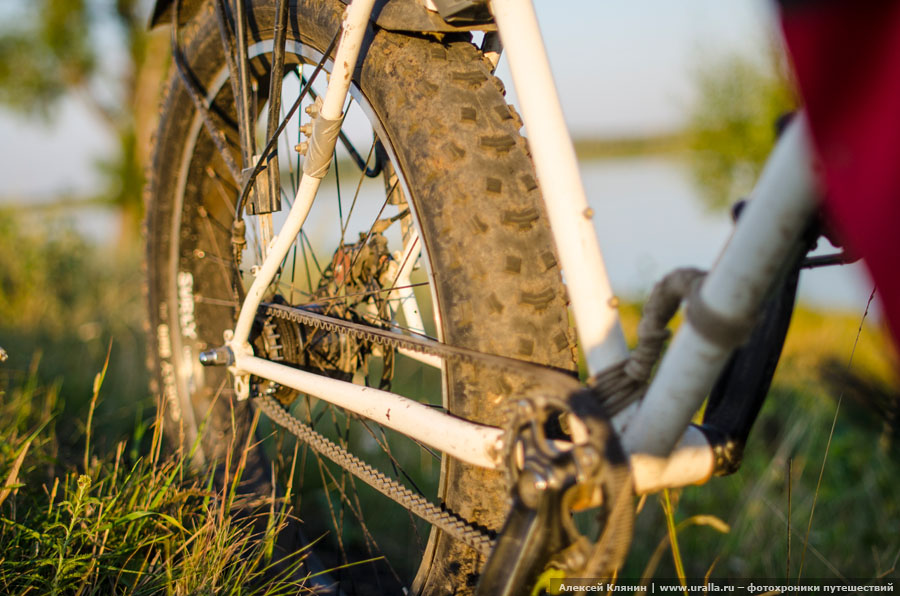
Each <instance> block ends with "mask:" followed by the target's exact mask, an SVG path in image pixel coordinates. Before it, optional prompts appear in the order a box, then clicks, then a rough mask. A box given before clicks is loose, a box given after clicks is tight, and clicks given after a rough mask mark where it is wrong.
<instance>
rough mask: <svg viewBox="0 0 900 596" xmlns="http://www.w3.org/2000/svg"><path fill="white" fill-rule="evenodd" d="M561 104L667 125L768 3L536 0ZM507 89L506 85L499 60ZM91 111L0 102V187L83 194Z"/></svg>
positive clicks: (619, 121) (583, 116)
mask: <svg viewBox="0 0 900 596" xmlns="http://www.w3.org/2000/svg"><path fill="white" fill-rule="evenodd" d="M535 8H536V10H537V12H538V19H539V21H540V23H541V25H542V30H543V33H544V39H545V45H546V46H547V48H548V53H549V55H550V60H551V65H552V67H553V70H554V76H555V78H556V82H557V86H558V88H559V94H560V97H561V99H562V104H563V111H564V113H565V115H566V119H567V121H568V123H569V125H570V129H571V133H572V135H573V136H575V137H586V136H614V137H618V136H634V135H645V134H653V133H657V132H666V131H671V130H676V129H678V127H679V126H680V125H681V123H682V122H683V119H684V115H685V113H686V111H687V109H688V107H689V105H690V101H691V98H692V86H691V80H692V79H691V76H692V72H693V70H694V69H695V68H696V66H697V65H698V64H699V63H702V61H704V60H707V59H710V58H715V57H716V56H721V55H725V54H728V53H731V52H740V53H742V54H745V55H750V56H753V55H758V56H762V55H763V54H764V51H765V48H766V44H767V38H768V35H769V32H770V31H771V27H772V15H771V11H770V9H771V6H770V4H769V3H768V2H765V1H761V0H727V1H723V0H677V1H674V0H617V1H611V0H565V1H560V0H536V2H535ZM499 74H500V76H501V78H504V80H505V81H506V82H507V88H508V89H509V90H510V98H511V99H512V100H513V101H514V100H515V92H514V90H512V84H511V82H510V78H509V75H508V71H507V70H506V69H505V66H504V64H503V63H501V67H500V70H499ZM103 133H104V129H103V125H102V123H100V122H99V121H98V120H97V119H96V117H94V116H92V114H91V113H90V112H89V111H88V110H86V109H85V108H84V107H83V106H82V105H81V104H79V102H78V101H76V100H67V101H65V102H63V104H62V105H61V106H59V109H58V113H57V115H56V117H55V118H54V119H53V122H52V123H51V124H49V125H44V124H40V123H36V122H32V121H23V120H21V119H20V117H18V116H15V115H11V114H9V113H7V112H3V111H2V110H0V179H2V180H3V184H2V187H0V196H2V197H11V198H32V197H35V198H38V197H51V196H53V195H57V194H59V193H61V192H62V193H69V194H73V195H78V194H86V193H89V192H90V190H91V188H92V187H93V186H94V185H95V184H96V183H97V180H98V177H97V174H96V171H95V168H94V164H95V162H96V161H97V160H98V159H100V158H102V157H103V155H104V154H106V153H107V152H109V151H111V150H113V148H114V147H113V144H112V143H111V141H110V139H108V138H106V137H105V136H104V134H103Z"/></svg>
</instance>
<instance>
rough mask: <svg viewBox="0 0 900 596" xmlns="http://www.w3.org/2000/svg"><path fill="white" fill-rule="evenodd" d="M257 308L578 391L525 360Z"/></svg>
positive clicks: (281, 308)
mask: <svg viewBox="0 0 900 596" xmlns="http://www.w3.org/2000/svg"><path fill="white" fill-rule="evenodd" d="M260 308H261V309H264V310H263V312H264V313H265V314H266V315H269V316H273V317H276V318H280V319H286V320H289V321H293V322H295V323H299V324H301V325H306V326H308V327H314V328H316V329H322V330H324V331H331V332H336V333H345V334H350V335H353V336H354V337H356V338H358V339H362V340H365V341H369V342H372V343H376V344H379V345H382V346H386V347H389V348H402V349H406V350H412V351H414V352H419V353H421V354H427V355H430V356H438V357H441V358H444V359H445V360H454V361H459V362H469V363H480V364H483V365H487V366H491V367H494V368H496V369H498V370H505V371H508V372H512V373H516V374H520V375H524V376H526V377H528V378H529V379H530V380H532V381H534V382H538V383H540V384H541V385H546V386H551V387H555V388H556V390H557V391H559V392H560V393H561V394H567V393H569V392H571V391H575V390H576V389H578V388H579V387H580V384H579V383H578V380H577V379H576V378H575V377H574V376H572V374H571V373H568V372H565V371H562V370H560V369H556V368H553V367H549V366H542V365H539V364H535V363H533V362H527V361H525V360H517V359H515V358H507V357H505V356H498V355H496V354H488V353H485V352H478V351H476V350H470V349H467V348H459V347H456V346H451V345H448V344H445V343H441V342H438V341H434V340H432V339H427V338H423V337H414V336H409V335H400V334H399V333H394V332H392V331H388V330H385V329H381V328H378V327H372V326H369V325H361V324H359V323H354V322H352V321H345V320H343V319H337V318H334V317H329V316H326V315H322V314H319V313H315V312H311V311H308V310H304V309H301V308H296V307H291V306H285V305H283V304H272V303H263V304H261V305H260Z"/></svg>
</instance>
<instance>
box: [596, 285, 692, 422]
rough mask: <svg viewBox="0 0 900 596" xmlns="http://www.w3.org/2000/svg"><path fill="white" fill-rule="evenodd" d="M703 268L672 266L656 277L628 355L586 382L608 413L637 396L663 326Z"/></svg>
mask: <svg viewBox="0 0 900 596" xmlns="http://www.w3.org/2000/svg"><path fill="white" fill-rule="evenodd" d="M705 275H706V272H704V271H701V270H699V269H692V268H683V269H676V270H675V271H672V272H671V273H669V274H668V275H666V276H665V277H664V278H663V279H662V280H661V281H659V282H658V283H657V284H656V285H655V286H653V290H652V291H651V292H650V296H649V298H647V302H646V303H645V304H644V309H643V313H642V314H641V322H640V323H639V324H638V342H637V345H636V346H635V348H634V350H632V351H631V354H629V356H628V358H627V359H626V360H625V361H623V362H620V363H619V364H616V365H613V366H611V367H610V368H608V369H606V370H604V371H602V372H599V373H597V374H596V375H594V377H593V378H591V380H590V382H589V384H590V387H591V389H592V390H593V391H594V392H596V393H597V394H598V395H599V396H600V399H601V400H602V403H603V405H604V406H605V407H606V409H607V412H608V413H609V415H614V414H616V413H618V412H620V411H622V410H623V409H625V407H627V406H628V405H629V404H631V403H632V402H634V401H636V400H638V399H640V398H641V397H642V396H643V395H644V391H645V390H646V388H647V381H649V380H650V375H651V373H652V372H653V367H654V366H656V363H657V361H658V360H659V357H660V355H661V354H662V350H663V345H664V344H665V342H666V340H667V339H669V336H670V335H671V332H670V331H669V330H668V329H667V328H666V326H667V325H668V324H669V321H670V320H672V317H674V316H675V313H676V312H678V307H679V306H680V305H681V302H682V300H684V299H685V298H687V297H688V296H689V295H691V293H692V292H693V291H694V288H695V287H697V286H698V285H699V282H700V280H702V279H703V277H704V276H705Z"/></svg>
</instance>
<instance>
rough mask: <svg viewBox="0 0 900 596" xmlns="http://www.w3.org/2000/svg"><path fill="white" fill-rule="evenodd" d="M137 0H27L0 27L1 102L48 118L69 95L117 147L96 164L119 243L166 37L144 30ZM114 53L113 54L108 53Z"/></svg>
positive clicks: (135, 192)
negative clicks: (116, 220) (115, 212)
mask: <svg viewBox="0 0 900 596" xmlns="http://www.w3.org/2000/svg"><path fill="white" fill-rule="evenodd" d="M145 4H146V2H144V1H142V0H112V1H103V0H30V1H28V2H25V1H23V2H21V3H20V4H19V5H18V6H17V7H15V8H11V7H7V8H6V10H7V11H8V12H12V13H13V15H14V18H7V19H5V21H6V23H5V25H2V26H0V103H2V104H3V105H5V106H6V107H7V108H9V109H11V110H14V111H16V112H19V113H21V114H23V115H26V116H28V117H31V118H39V119H43V120H50V119H52V117H53V113H54V108H55V107H56V106H57V105H58V103H59V101H60V100H61V99H62V98H63V97H65V96H67V95H68V96H75V97H77V98H79V99H80V100H81V101H83V102H84V103H85V105H87V106H88V107H89V108H90V109H91V110H93V111H94V112H95V113H96V114H97V115H99V116H100V119H101V120H102V121H103V122H104V123H106V125H107V128H108V132H109V134H110V135H111V136H112V137H113V138H114V139H115V140H116V144H117V146H118V151H117V152H116V155H115V156H114V157H113V158H111V159H109V160H108V161H106V162H104V163H102V164H100V168H101V170H102V171H103V172H104V173H105V178H106V181H107V182H106V188H105V189H103V191H102V192H101V193H99V196H98V197H92V198H95V199H98V200H100V201H101V202H104V203H107V204H110V205H113V206H115V207H117V208H118V209H120V212H121V213H122V228H121V230H120V239H119V240H120V242H122V243H132V242H133V241H134V240H135V239H136V238H137V237H138V234H137V232H138V230H139V227H140V221H141V216H142V202H141V189H142V186H143V163H144V161H145V160H146V157H147V153H148V151H147V149H148V145H149V138H150V135H149V131H150V130H152V128H153V123H154V122H155V114H156V105H155V104H156V94H157V90H158V89H159V85H160V82H161V80H162V68H163V66H164V65H165V62H166V60H167V50H166V43H165V38H164V37H160V36H155V35H150V34H149V33H148V32H147V30H146V18H145V12H146V11H145V10H144V5H145ZM113 54H114V55H113Z"/></svg>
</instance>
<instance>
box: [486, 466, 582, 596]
mask: <svg viewBox="0 0 900 596" xmlns="http://www.w3.org/2000/svg"><path fill="white" fill-rule="evenodd" d="M534 480H535V481H536V479H534ZM531 492H532V493H533V496H534V497H535V501H533V502H532V503H531V504H528V503H526V501H525V500H523V499H522V497H521V496H519V495H518V494H517V496H516V498H515V499H514V501H513V506H512V509H511V510H510V512H509V515H508V516H507V518H506V523H505V524H504V526H503V530H502V531H501V532H500V536H499V537H498V538H497V541H496V543H495V546H494V550H493V551H492V552H491V556H490V558H488V561H487V563H486V564H485V566H484V569H483V570H482V572H481V579H480V581H479V582H478V589H477V590H476V592H475V594H476V596H495V595H496V596H515V595H517V594H528V593H529V592H530V590H531V586H533V585H534V583H535V581H536V580H537V579H538V576H539V575H540V573H541V572H542V571H543V569H544V567H545V566H546V565H547V563H548V562H549V561H550V560H551V558H552V557H553V556H554V555H555V554H556V553H558V552H560V551H562V550H563V549H565V548H566V547H567V546H569V544H571V540H570V538H569V537H568V536H567V533H566V532H565V531H564V529H563V526H564V525H563V523H562V519H561V517H560V514H561V512H562V507H563V503H562V493H561V492H560V491H557V490H544V491H538V490H532V491H531Z"/></svg>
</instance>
